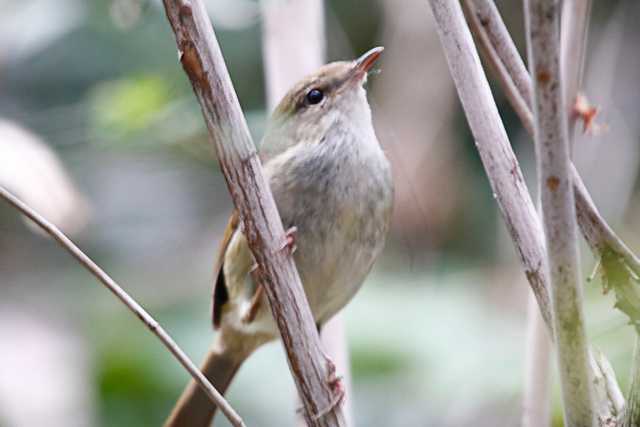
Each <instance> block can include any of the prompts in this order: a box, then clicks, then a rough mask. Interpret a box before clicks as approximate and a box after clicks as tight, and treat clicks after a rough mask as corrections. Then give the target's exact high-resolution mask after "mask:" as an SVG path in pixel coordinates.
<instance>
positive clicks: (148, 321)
mask: <svg viewBox="0 0 640 427" xmlns="http://www.w3.org/2000/svg"><path fill="white" fill-rule="evenodd" d="M0 198H2V199H4V200H6V201H7V203H9V204H10V205H11V206H13V207H14V208H16V209H17V210H18V211H20V212H21V213H22V214H24V215H25V216H26V217H27V218H29V219H30V220H31V221H33V223H34V224H36V225H37V226H38V227H40V228H41V229H42V230H43V231H44V232H45V233H46V234H48V235H50V236H51V237H52V238H53V239H55V240H56V241H57V242H58V243H59V244H60V246H62V247H63V248H64V249H65V250H66V251H67V252H69V254H71V256H73V257H74V258H75V259H76V260H77V261H78V262H79V263H80V265H82V266H83V267H84V268H85V269H87V271H89V273H91V274H93V275H94V276H95V278H96V279H98V281H100V282H101V283H102V284H103V285H105V286H106V287H107V289H109V290H110V291H111V292H112V293H113V294H114V295H115V296H116V297H117V298H118V299H119V300H120V301H121V302H122V303H123V304H124V305H125V306H126V307H127V308H128V309H129V310H131V311H132V312H133V313H134V314H135V315H136V316H137V317H138V319H140V321H142V323H144V324H145V326H146V327H147V328H148V329H149V330H150V331H151V332H153V334H154V335H155V336H157V337H158V339H159V340H160V341H161V342H162V344H163V345H164V346H165V347H166V348H167V349H168V350H169V351H170V352H171V354H173V356H174V357H175V358H176V359H177V360H178V362H180V364H181V365H182V366H183V367H184V368H185V369H186V370H187V372H189V374H190V375H191V376H192V377H193V379H194V381H195V382H196V383H197V384H198V385H200V387H202V389H203V390H204V391H205V393H206V394H207V396H209V399H211V401H212V402H213V403H215V404H216V405H217V406H218V407H219V408H220V410H221V411H222V412H223V413H224V414H225V416H226V417H227V418H228V419H229V421H230V422H231V424H232V425H234V426H236V427H243V426H244V425H245V424H244V422H243V421H242V419H241V418H240V416H239V415H238V414H237V413H236V411H235V410H234V409H233V408H232V407H231V405H229V403H228V402H227V401H226V400H225V399H224V397H222V395H221V394H220V393H218V391H217V390H216V389H215V388H214V387H213V386H212V385H211V383H210V382H209V380H207V378H205V376H204V375H202V373H201V372H200V370H198V368H197V367H196V365H194V363H193V362H192V361H191V360H190V359H189V357H188V356H187V355H186V354H185V353H184V352H183V351H182V350H181V349H180V347H178V345H177V344H176V343H175V341H174V340H173V338H171V336H170V335H169V334H168V333H167V332H166V331H165V330H164V329H163V328H162V326H160V324H159V323H158V322H157V321H156V320H155V319H154V318H153V317H151V315H150V314H149V313H147V312H146V311H145V309H144V308H142V307H141V306H140V304H138V303H137V302H136V301H135V300H134V299H133V298H131V296H129V294H127V293H126V292H125V291H124V290H123V289H122V288H121V287H120V286H119V285H118V284H117V283H116V282H115V280H113V279H112V278H111V277H109V275H108V274H107V273H105V272H104V270H102V269H101V268H100V267H99V266H98V265H97V264H96V263H95V262H93V260H91V258H89V257H88V256H87V255H85V254H84V252H82V251H81V250H80V248H78V247H77V246H76V245H75V244H74V243H73V242H72V241H71V240H70V239H69V238H68V237H67V236H66V235H65V234H64V233H63V232H62V231H60V230H59V229H58V227H56V226H55V225H53V224H52V223H50V222H49V221H47V220H46V219H45V218H43V217H42V216H41V215H40V214H38V213H37V212H36V211H34V210H33V209H31V208H30V207H29V206H27V205H26V204H25V203H23V202H22V201H21V200H20V199H18V198H17V197H15V196H14V195H13V194H11V193H10V192H9V191H7V190H6V189H5V188H3V187H0Z"/></svg>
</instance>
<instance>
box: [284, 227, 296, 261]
mask: <svg viewBox="0 0 640 427" xmlns="http://www.w3.org/2000/svg"><path fill="white" fill-rule="evenodd" d="M297 232H298V227H295V226H294V227H291V228H289V229H288V230H287V231H286V232H285V233H284V236H285V238H284V242H283V243H282V246H281V247H280V250H285V249H287V250H288V251H289V254H290V255H293V254H294V253H295V251H296V249H298V248H297V246H296V233H297Z"/></svg>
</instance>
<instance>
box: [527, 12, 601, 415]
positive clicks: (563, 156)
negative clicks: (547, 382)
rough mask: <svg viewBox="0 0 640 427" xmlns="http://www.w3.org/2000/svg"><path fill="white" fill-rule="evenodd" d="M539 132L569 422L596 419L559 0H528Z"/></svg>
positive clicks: (545, 220) (545, 219) (556, 326)
mask: <svg viewBox="0 0 640 427" xmlns="http://www.w3.org/2000/svg"><path fill="white" fill-rule="evenodd" d="M525 5H526V6H525V18H526V20H525V21H526V27H527V42H528V43H527V45H528V51H529V67H530V69H531V72H530V74H531V75H534V76H535V78H534V79H533V82H534V83H533V88H534V98H533V100H534V102H533V112H534V130H535V131H534V134H535V141H536V152H537V164H538V180H539V188H540V192H541V194H540V196H541V201H542V218H543V224H544V230H545V237H546V243H547V254H548V260H549V262H548V268H549V278H550V283H551V301H552V308H553V327H554V331H555V338H556V354H557V360H558V371H559V374H560V384H561V389H562V400H563V408H564V418H565V423H566V424H567V425H569V426H584V427H587V426H593V425H594V422H595V416H594V410H593V397H592V394H593V393H592V390H591V383H592V376H591V372H590V370H589V349H588V343H587V335H586V329H585V321H584V312H583V307H582V299H583V298H582V278H581V274H580V260H579V256H578V247H577V232H576V229H577V224H576V213H575V202H574V195H573V186H572V185H571V173H570V171H571V168H570V164H571V163H570V157H569V134H568V129H567V119H566V115H565V111H566V110H565V105H564V94H563V92H562V90H563V85H562V80H561V70H560V34H559V29H560V10H559V8H560V7H559V4H558V3H557V1H556V0H525Z"/></svg>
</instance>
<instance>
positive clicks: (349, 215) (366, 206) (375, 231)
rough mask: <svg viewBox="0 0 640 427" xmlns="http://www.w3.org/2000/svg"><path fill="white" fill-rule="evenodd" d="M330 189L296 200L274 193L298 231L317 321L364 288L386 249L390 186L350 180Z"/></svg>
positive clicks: (299, 262) (300, 264) (300, 263)
mask: <svg viewBox="0 0 640 427" xmlns="http://www.w3.org/2000/svg"><path fill="white" fill-rule="evenodd" d="M328 188H329V189H327V186H324V185H322V183H320V187H319V188H314V189H310V188H307V189H306V191H304V192H300V193H297V195H296V196H295V198H294V199H293V200H289V196H288V195H285V196H283V195H281V194H277V193H276V194H275V196H276V202H277V203H278V207H279V210H280V212H281V213H283V222H284V225H285V227H291V226H295V227H296V228H297V233H296V246H297V250H296V252H295V254H294V258H295V261H296V266H297V268H298V271H299V273H300V278H301V280H302V284H303V286H304V289H305V293H306V295H307V299H308V301H309V305H310V306H311V310H312V312H313V315H314V318H315V319H316V322H318V323H324V322H325V321H326V320H328V319H329V318H330V317H331V316H333V315H334V314H335V313H336V312H337V311H339V310H340V309H341V308H342V307H344V306H345V305H346V304H347V303H348V302H349V300H350V299H351V298H352V297H353V295H354V294H355V293H356V291H357V290H358V289H359V288H360V286H361V285H362V282H363V281H364V279H365V277H366V275H367V274H368V273H369V271H370V270H371V267H372V266H373V263H374V261H375V260H376V258H377V257H378V255H379V254H380V252H381V250H382V247H383V246H384V241H385V237H386V234H387V230H388V223H389V217H390V210H391V209H390V208H391V200H390V198H391V188H390V183H389V182H379V180H378V179H368V178H367V179H366V180H357V179H356V180H351V179H350V180H348V181H346V180H345V181H344V182H338V181H336V182H333V183H331V184H330V185H329V186H328ZM281 205H282V206H281ZM285 212H286V213H285Z"/></svg>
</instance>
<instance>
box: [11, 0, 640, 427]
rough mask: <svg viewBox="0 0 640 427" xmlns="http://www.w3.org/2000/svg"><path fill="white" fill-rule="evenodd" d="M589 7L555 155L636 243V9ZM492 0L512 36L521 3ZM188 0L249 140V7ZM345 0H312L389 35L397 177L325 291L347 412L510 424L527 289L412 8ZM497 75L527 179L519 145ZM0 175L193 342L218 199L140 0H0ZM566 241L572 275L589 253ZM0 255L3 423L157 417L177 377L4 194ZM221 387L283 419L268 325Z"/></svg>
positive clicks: (285, 398)
mask: <svg viewBox="0 0 640 427" xmlns="http://www.w3.org/2000/svg"><path fill="white" fill-rule="evenodd" d="M516 3H517V4H516ZM595 3H596V4H595V5H594V10H593V21H592V26H591V32H590V36H589V37H590V38H589V40H590V42H589V57H588V64H587V71H586V79H585V85H586V90H587V95H588V97H589V98H590V99H591V100H592V101H593V102H594V104H596V105H598V106H599V107H600V108H601V111H602V113H601V116H600V118H599V120H600V122H601V123H602V124H603V125H604V126H603V128H605V129H604V130H603V131H602V132H601V133H599V134H597V135H586V136H580V137H579V138H578V141H577V142H576V150H575V157H576V163H577V165H578V167H579V169H580V170H581V172H582V174H583V176H584V178H585V181H586V182H587V185H588V187H589V188H590V189H591V191H592V196H593V197H594V199H595V201H596V203H597V204H598V206H599V207H600V208H601V210H602V212H603V214H604V215H605V216H606V217H607V219H608V220H610V222H611V224H612V225H613V226H614V228H615V229H616V230H618V231H619V232H620V234H622V235H623V236H624V238H625V240H626V241H627V242H628V243H629V244H630V245H631V246H632V247H634V248H636V249H640V220H639V218H640V217H639V215H638V213H639V212H640V198H639V197H638V196H639V195H640V193H638V186H637V171H638V158H639V154H640V153H639V150H638V147H639V145H638V143H639V142H640V137H639V135H640V121H639V120H638V115H639V114H640V96H639V95H640V93H639V92H640V88H639V86H638V83H637V77H638V70H639V69H640V59H639V57H638V55H636V54H635V52H637V45H638V42H639V41H640V29H638V27H637V25H635V23H636V22H637V20H638V19H639V18H640V6H639V5H638V4H637V2H634V1H633V0H626V1H622V0H620V1H611V2H595ZM499 5H500V7H501V11H502V12H503V14H504V16H505V20H506V21H507V24H508V26H509V27H510V29H511V31H512V33H513V34H514V38H515V40H516V42H517V43H518V45H519V48H520V49H521V52H523V36H522V34H523V28H522V26H523V24H522V18H521V17H522V10H521V9H520V8H521V5H520V3H519V2H504V1H503V2H499ZM207 6H208V8H209V12H210V15H211V17H212V21H213V24H214V27H215V28H216V32H217V35H218V38H219V42H220V44H221V46H222V50H223V53H224V56H225V59H226V61H227V65H228V67H229V71H230V74H231V77H232V80H233V83H234V86H235V89H236V91H237V93H238V96H239V99H240V102H241V104H242V107H243V109H244V112H245V114H246V116H247V120H248V122H249V126H250V128H251V132H252V134H253V135H254V139H255V140H256V141H259V139H260V137H261V135H262V132H263V129H264V123H265V121H266V120H267V117H268V111H267V108H266V101H265V84H264V77H263V74H264V73H263V66H262V64H263V60H262V47H261V43H262V39H261V37H262V36H261V15H260V4H259V3H258V2H256V1H252V0H207ZM364 6H365V5H364V2H361V1H353V0H348V1H345V0H343V1H340V0H331V1H327V2H325V4H324V9H325V10H324V17H325V21H326V24H325V25H326V32H327V56H328V58H329V60H336V59H349V58H353V57H355V56H356V55H358V54H360V53H362V52H364V51H366V50H367V49H369V48H370V47H373V46H376V45H384V46H385V47H386V51H385V53H384V56H383V58H382V60H381V62H380V66H379V68H380V70H381V72H380V73H379V74H376V75H374V76H372V78H371V79H370V83H369V90H370V94H371V96H370V97H371V103H372V109H373V112H374V122H375V125H376V130H377V133H378V136H379V139H380V140H381V143H382V144H383V146H384V148H385V150H386V151H387V153H388V155H389V157H390V159H391V161H392V164H393V167H394V171H395V180H396V187H397V193H398V194H397V200H396V209H395V218H394V223H393V228H392V233H391V236H390V237H389V241H388V244H387V248H386V250H385V252H384V255H383V257H382V259H381V260H380V261H379V262H378V264H377V266H376V268H375V270H374V272H373V273H372V274H371V276H370V277H369V279H368V280H367V282H366V283H365V286H364V287H363V290H362V291H361V292H360V293H359V294H358V295H357V297H356V298H355V300H354V301H353V302H352V303H351V304H350V305H349V306H348V307H347V309H346V311H345V316H346V319H347V329H348V337H349V346H350V351H351V363H352V375H353V383H354V393H353V405H354V414H355V420H356V425H358V426H431V425H439V426H467V425H469V426H471V425H473V426H513V425H517V424H518V423H519V419H520V416H521V394H522V388H523V377H524V364H523V363H524V362H523V361H524V353H525V327H526V300H527V293H528V287H527V284H526V281H525V278H524V275H523V274H522V272H521V270H520V269H519V264H518V261H517V259H516V258H515V254H514V251H513V247H512V245H511V242H510V240H509V238H508V236H507V234H506V231H505V229H504V226H503V223H502V221H501V219H500V218H499V214H498V212H497V210H496V205H495V203H494V201H493V198H492V195H491V191H490V188H489V186H488V183H487V180H486V177H485V175H484V171H483V169H482V165H481V164H480V161H479V158H478V156H477V153H476V151H475V147H474V145H473V141H472V138H471V136H470V134H469V131H468V128H467V126H466V122H465V120H464V116H463V115H462V113H461V110H460V108H459V104H458V102H457V99H456V97H455V91H454V88H453V86H452V83H451V81H450V78H449V75H448V70H447V68H446V64H445V62H444V58H443V56H442V53H441V51H440V46H439V43H438V40H437V37H436V34H435V30H434V26H433V22H432V17H431V14H430V11H429V8H428V4H427V2H423V1H419V0H407V1H404V2H398V1H395V0H378V1H375V2H367V3H366V7H364ZM630 53H633V54H630ZM292 83H293V82H292ZM496 89H497V88H496ZM495 92H496V100H497V102H498V104H499V106H500V109H501V113H502V115H503V118H504V120H505V124H506V126H507V130H508V132H509V134H510V137H511V140H512V143H513V145H514V148H515V149H516V152H517V154H518V155H519V158H520V160H521V164H522V166H523V168H524V170H525V175H527V177H528V179H529V182H530V183H531V185H530V188H532V189H535V184H534V183H535V176H534V174H535V170H534V163H533V157H532V155H533V153H532V149H531V143H530V141H529V140H528V137H527V136H526V135H525V134H524V132H523V130H522V128H521V126H520V124H519V122H518V121H517V118H516V117H515V116H514V114H513V113H512V112H511V110H510V108H509V106H508V105H507V103H506V100H505V99H504V98H503V96H502V94H501V93H500V91H499V90H498V89H497V90H496V91H495ZM49 150H51V151H49ZM52 153H54V154H55V157H57V158H59V162H58V160H56V159H55V158H53V159H52ZM51 168H53V169H56V168H59V169H60V170H61V171H62V172H61V171H57V172H56V171H54V170H50V169H51ZM0 183H1V184H2V185H5V186H7V187H9V188H10V189H12V190H13V191H15V192H16V193H18V194H19V195H20V196H21V197H23V198H24V199H25V200H28V201H30V202H31V203H32V204H33V205H34V206H35V207H36V208H38V209H39V210H40V211H41V212H42V213H43V214H45V216H47V217H48V218H50V219H52V220H53V221H54V222H56V223H57V224H59V225H60V226H61V227H62V228H63V229H65V230H67V231H68V232H69V233H70V234H71V235H72V236H73V238H74V240H75V241H76V242H77V243H78V244H79V245H80V246H81V247H82V248H83V249H84V250H86V252H87V253H88V254H89V255H90V256H91V257H92V258H93V259H94V260H96V261H97V262H98V263H99V264H100V265H101V266H102V267H103V268H104V269H105V270H106V271H107V272H109V273H110V274H111V275H112V277H114V278H115V279H116V280H117V281H119V282H120V283H121V285H122V286H123V287H124V288H125V289H126V290H127V291H129V292H130V293H131V294H132V295H133V296H134V297H135V298H136V299H137V300H138V301H139V302H140V303H141V304H142V305H143V306H145V308H147V309H148V310H149V311H150V312H151V313H152V315H154V316H155V317H156V318H157V320H159V321H160V323H161V324H163V325H164V326H165V329H166V330H167V331H168V332H169V333H170V334H172V335H173V336H174V337H175V339H176V340H177V342H178V343H179V344H180V345H181V346H183V348H184V349H185V350H186V352H187V353H188V354H189V355H190V356H192V358H193V359H194V360H200V358H201V357H202V356H203V355H204V353H205V351H206V349H207V346H208V344H209V343H210V341H211V336H212V333H213V332H212V329H211V327H210V320H209V303H210V301H209V298H210V292H211V286H212V269H213V259H214V255H215V251H216V248H217V244H218V241H219V239H220V237H221V234H222V230H223V229H224V226H225V225H226V220H227V216H228V215H229V213H230V210H231V203H230V199H229V196H228V194H227V190H226V186H225V184H224V179H223V177H222V175H221V174H220V172H219V170H218V166H217V162H216V160H215V156H214V154H213V152H212V149H211V147H210V145H209V144H208V143H207V137H206V129H205V128H204V123H203V120H202V117H201V114H200V110H199V106H198V104H197V102H196V100H195V97H194V96H193V93H192V90H191V87H190V85H189V83H188V81H187V79H186V77H185V75H184V73H183V71H182V69H181V67H180V65H179V63H178V60H177V52H176V46H175V42H174V38H173V34H172V33H171V31H170V28H169V25H168V23H167V20H166V18H165V16H164V12H163V9H162V6H161V4H160V2H159V1H152V0H57V1H55V2H54V1H52V0H23V1H20V2H19V1H16V0H0ZM66 187H68V190H69V194H70V195H65V194H66V193H65V194H62V193H63V191H62V190H61V188H66ZM62 205H65V206H67V205H68V206H69V208H68V209H67V210H66V211H64V212H62V213H60V212H59V208H60V206H62ZM60 209H62V208H60ZM583 249H584V250H583V254H584V256H583V258H582V259H583V261H582V264H583V267H584V272H585V277H586V276H587V275H588V274H589V273H590V271H591V269H592V267H593V264H594V260H593V257H592V255H591V253H590V252H588V250H587V249H586V248H585V247H584V245H583ZM0 254H1V256H0V426H6V427H14V426H33V425H48V426H58V425H60V426H62V425H64V426H70V425H72V426H146V425H148V426H154V425H160V424H161V422H162V420H163V419H164V417H165V416H166V414H167V413H168V411H169V409H170V408H171V406H172V403H173V401H174V400H175V399H176V397H177V396H178V394H179V392H180V391H181V389H182V387H183V386H184V384H186V382H187V380H188V378H187V375H186V373H185V372H184V371H183V370H182V369H181V368H180V367H179V366H178V365H177V364H176V362H175V361H174V359H173V358H172V357H171V356H170V355H169V354H168V353H167V352H166V351H165V350H164V348H163V347H162V346H161V345H160V344H159V343H158V342H157V340H156V339H155V337H153V336H152V335H151V334H150V333H149V332H148V331H147V330H146V329H145V328H144V327H143V326H142V324H140V322H139V321H138V320H137V319H136V318H135V317H134V316H132V315H131V314H130V313H129V312H127V311H126V310H125V309H124V308H123V307H122V306H121V305H120V304H119V303H118V302H117V301H116V300H115V299H114V298H113V297H112V296H111V295H110V294H108V292H107V291H106V290H104V289H103V288H102V287H101V286H99V285H98V284H97V283H96V282H95V280H94V279H93V278H92V277H91V276H89V275H88V274H87V273H86V272H85V271H84V270H82V269H81V268H80V267H79V266H78V265H77V264H76V263H75V262H74V261H73V260H71V259H70V258H69V257H68V256H67V254H65V253H64V252H63V251H61V250H60V249H59V248H58V247H57V246H56V245H55V244H54V243H53V242H52V241H50V240H48V239H46V238H43V237H42V236H41V235H39V234H37V233H36V234H34V233H33V232H32V230H31V229H30V228H28V227H25V226H24V224H23V222H22V221H21V219H20V218H19V217H18V216H16V214H15V212H14V211H12V210H11V209H10V208H9V207H7V206H6V205H4V204H0ZM585 292H586V296H587V307H586V313H587V319H588V327H589V335H590V338H591V340H592V342H593V343H594V345H595V346H596V347H597V348H600V349H601V350H603V351H604V352H605V353H606V354H607V355H608V356H609V358H610V360H611V362H612V363H613V365H614V367H615V369H616V373H617V375H618V379H619V381H620V383H621V386H622V387H623V390H626V387H627V383H628V373H629V364H630V358H631V349H632V346H633V333H632V330H631V328H630V327H629V326H627V325H626V323H627V321H626V318H625V317H624V316H623V315H622V314H620V313H619V312H617V311H615V310H614V309H613V308H612V306H613V303H614V300H613V296H611V295H606V296H603V295H602V291H601V287H600V284H599V280H595V281H592V282H589V283H586V281H585ZM557 394H558V393H557V390H554V395H555V396H556V397H555V401H556V404H555V410H554V419H555V422H556V425H560V423H561V413H560V411H559V407H558V405H557ZM229 399H230V401H231V403H232V404H233V405H234V406H235V407H236V409H237V410H238V411H239V413H240V414H241V415H242V416H243V417H244V419H245V421H246V422H247V425H251V426H289V425H294V414H295V411H296V406H297V403H296V400H295V398H294V387H293V382H292V380H291V378H290V374H289V372H288V369H287V366H286V362H285V358H284V355H283V352H282V349H281V345H280V344H279V343H272V344H270V345H268V346H266V347H265V348H263V349H261V350H260V351H259V352H258V353H257V354H255V355H254V357H252V358H251V359H250V361H249V362H248V363H247V364H246V366H244V367H243V368H242V370H241V372H240V374H239V376H238V378H237V379H236V380H235V382H234V384H233V385H232V387H231V390H230V392H229ZM217 420H218V421H219V424H220V425H228V424H226V420H224V419H223V417H221V416H218V419H217Z"/></svg>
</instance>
